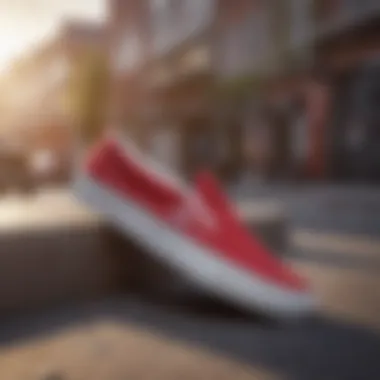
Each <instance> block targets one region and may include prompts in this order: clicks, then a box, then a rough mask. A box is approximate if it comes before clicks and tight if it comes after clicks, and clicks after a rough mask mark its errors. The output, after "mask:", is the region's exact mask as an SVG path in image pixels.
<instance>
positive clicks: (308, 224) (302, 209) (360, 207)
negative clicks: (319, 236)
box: [228, 181, 380, 238]
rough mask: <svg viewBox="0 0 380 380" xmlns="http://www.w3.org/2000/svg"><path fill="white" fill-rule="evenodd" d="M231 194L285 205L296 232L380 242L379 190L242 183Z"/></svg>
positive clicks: (239, 197) (242, 199)
mask: <svg viewBox="0 0 380 380" xmlns="http://www.w3.org/2000/svg"><path fill="white" fill-rule="evenodd" d="M228 191H229V193H230V194H231V195H232V196H233V197H234V198H235V199H237V200H238V201H246V200H277V201H280V202H282V203H283V204H284V206H285V209H286V211H287V213H288V215H289V219H290V222H291V226H292V227H294V228H296V229H300V228H301V229H307V230H316V231H320V232H324V233H326V232H329V233H330V232H331V233H338V234H349V235H351V234H352V235H360V236H368V237H372V238H380V187H370V186H351V187H348V186H337V185H334V186H333V185H299V186H297V187H295V186H294V185H287V184H279V185H264V184H257V183H256V184H255V183H253V182H252V181H241V182H240V183H239V184H235V185H234V186H230V187H229V188H228Z"/></svg>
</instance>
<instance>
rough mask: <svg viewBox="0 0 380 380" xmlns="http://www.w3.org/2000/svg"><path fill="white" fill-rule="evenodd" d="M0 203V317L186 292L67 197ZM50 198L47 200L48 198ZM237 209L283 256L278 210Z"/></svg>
mask: <svg viewBox="0 0 380 380" xmlns="http://www.w3.org/2000/svg"><path fill="white" fill-rule="evenodd" d="M61 198H62V197H58V198H57V199H55V198H54V197H52V198H51V199H49V198H48V199H47V200H45V201H44V200H43V199H42V198H41V199H39V198H38V199H34V200H33V199H30V200H27V201H24V203H23V202H22V201H21V200H18V201H17V202H14V203H12V202H8V203H7V204H0V315H4V314H7V313H17V312H24V311H25V310H29V309H33V308H35V309H41V308H44V307H52V306H54V305H57V304H61V303H65V302H68V303H70V302H75V301H81V300H89V299H96V298H100V297H103V296H106V295H109V294H114V293H116V292H119V291H124V290H126V289H128V290H129V291H132V290H133V291H137V292H144V293H146V294H150V295H153V296H160V297H161V296H163V295H166V296H169V297H179V298H181V297H184V295H189V293H190V294H191V293H192V291H193V290H194V289H192V288H191V287H190V286H189V284H188V283H186V281H184V280H183V279H182V278H180V277H179V276H178V275H177V274H176V273H174V272H172V271H171V270H170V269H169V268H167V267H166V266H164V265H163V264H161V263H159V262H157V261H156V260H154V259H153V258H152V257H151V256H150V255H147V254H146V253H145V252H142V251H141V249H140V248H139V247H138V246H136V245H135V244H134V243H133V242H131V241H130V240H128V239H126V238H125V237H123V236H121V235H120V234H119V233H118V232H117V231H115V230H114V229H112V228H110V227H109V226H108V225H107V224H106V223H104V222H103V221H102V220H101V219H100V218H99V217H98V216H96V215H94V214H93V213H92V212H90V211H89V210H86V209H85V208H83V207H82V206H80V205H78V204H77V203H76V202H75V201H74V200H73V199H71V198H70V197H68V196H67V194H66V195H65V196H63V199H61ZM54 199H55V201H54ZM271 207H272V208H266V207H265V206H263V205H261V206H260V207H255V206H254V205H253V204H249V205H247V204H244V205H241V206H240V210H241V215H242V217H243V218H244V219H245V220H246V221H247V223H248V224H249V225H250V226H251V227H252V228H253V229H254V230H255V231H257V233H258V235H260V236H261V237H262V239H263V240H264V242H266V243H267V244H268V245H269V246H270V247H272V248H274V249H276V251H277V252H280V253H281V252H283V251H284V249H285V247H284V244H285V243H284V242H285V240H286V239H285V235H286V221H285V218H284V216H283V214H281V210H280V208H279V207H273V206H271Z"/></svg>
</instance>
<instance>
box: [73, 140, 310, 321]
mask: <svg viewBox="0 0 380 380" xmlns="http://www.w3.org/2000/svg"><path fill="white" fill-rule="evenodd" d="M85 171H86V174H85V175H83V176H81V177H80V178H79V179H78V180H77V181H76V184H75V192H76V194H77V195H78V197H80V198H81V199H83V200H84V201H85V202H87V203H89V204H90V205H91V206H93V207H94V208H95V209H97V210H98V211H99V212H100V213H101V214H103V215H104V216H105V217H106V218H107V219H109V220H110V221H111V222H113V223H114V224H115V225H116V226H117V227H118V228H120V229H121V230H122V231H123V232H124V233H125V234H127V235H128V236H130V237H132V238H134V239H135V240H136V241H138V242H139V243H140V244H141V245H142V246H143V247H144V248H146V249H147V250H149V252H151V253H152V254H153V255H156V256H157V257H158V258H159V259H161V260H162V261H165V262H167V263H168V264H170V265H171V266H173V267H174V268H176V269H177V270H178V271H181V272H182V273H183V274H184V275H186V276H187V277H188V278H189V279H190V280H192V281H193V282H194V283H195V284H196V285H198V286H200V287H202V288H204V289H206V290H208V291H210V292H212V293H214V294H215V295H218V296H220V297H223V298H224V299H226V300H229V301H230V302H233V303H235V304H236V305H240V306H241V307H244V308H248V309H251V310H254V311H261V312H264V313H268V314H270V315H272V316H277V317H278V316H284V317H286V316H289V317H290V316H300V315H304V314H308V313H310V312H311V311H313V310H314V300H313V297H312V296H311V293H310V291H309V288H308V285H307V284H306V283H305V281H303V280H302V279H301V278H300V277H298V276H297V275H296V274H295V273H293V272H292V270H291V269H290V268H288V267H287V266H285V265H284V263H282V261H281V260H279V259H277V258H275V257H274V256H272V254H271V253H270V252H269V251H268V249H266V248H265V247H264V246H263V245H262V244H261V243H260V242H259V241H258V240H257V239H255V238H254V237H253V236H251V234H249V232H248V231H247V230H246V229H245V228H244V227H243V226H242V224H241V222H240V221H239V219H238V217H237V215H236V214H235V212H234V210H233V209H232V207H231V206H230V203H229V202H228V200H227V199H226V198H225V197H224V195H223V192H222V191H221V190H220V188H219V186H218V185H217V183H216V182H215V181H214V179H213V177H212V176H211V175H202V176H200V177H199V179H198V181H197V186H196V187H195V188H194V189H192V188H190V187H188V186H186V185H185V184H184V183H183V182H181V181H180V180H179V179H177V178H176V177H175V176H171V175H168V173H164V172H163V171H162V168H161V169H160V168H158V167H156V165H155V164H154V163H152V162H148V160H147V158H146V157H145V156H143V155H142V154H141V153H139V152H138V151H137V150H135V149H134V148H133V147H132V146H128V147H126V146H121V145H120V144H118V143H117V142H116V141H115V140H112V139H109V140H106V141H103V142H102V143H100V144H99V146H97V147H96V148H95V149H94V150H93V151H92V152H91V154H90V155H89V159H88V161H87V163H86V167H85Z"/></svg>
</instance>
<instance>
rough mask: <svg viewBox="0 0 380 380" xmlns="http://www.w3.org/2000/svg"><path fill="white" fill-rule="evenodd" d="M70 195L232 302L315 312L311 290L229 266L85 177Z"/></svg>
mask: <svg viewBox="0 0 380 380" xmlns="http://www.w3.org/2000/svg"><path fill="white" fill-rule="evenodd" d="M74 194H75V195H76V196H77V197H78V198H79V199H80V200H82V201H84V202H85V203H86V204H88V205H89V206H90V207H92V208H93V209H94V210H96V211H98V212H99V213H100V214H102V215H103V216H104V217H105V218H106V219H107V220H108V221H109V222H110V223H112V224H113V225H115V226H116V227H117V228H118V229H119V230H121V231H122V232H123V233H125V234H126V235H128V237H131V238H133V239H134V240H135V241H136V242H137V243H139V245H140V246H141V247H142V248H145V249H147V250H148V251H149V253H150V254H152V255H154V256H156V257H157V258H159V259H160V260H161V261H163V262H166V263H167V264H169V265H170V266H172V267H173V268H175V269H176V270H177V271H179V272H180V273H183V274H184V275H185V276H186V277H187V278H188V279H189V280H190V281H191V282H192V283H194V284H195V285H196V286H198V287H201V288H203V289H205V290H207V291H208V292H211V293H213V294H215V295H216V296H218V297H221V298H223V299H225V300H228V301H230V302H231V303H233V304H235V306H239V307H240V308H244V309H248V310H250V311H255V312H261V313H265V314H267V315H270V316H272V317H277V318H295V317H302V316H304V315H308V314H311V313H312V312H313V311H314V310H315V301H314V299H313V297H312V296H311V294H309V293H305V292H296V291H289V290H287V289H284V288H281V287H279V286H276V285H274V284H270V283H268V282H266V281H264V280H263V279H261V278H259V276H257V277H254V276H252V274H250V273H248V272H245V271H244V270H241V269H240V268H236V267H234V265H233V264H231V263H229V262H228V261H226V260H222V259H220V258H218V255H217V254H215V253H213V252H212V251H211V250H210V249H207V248H204V247H202V246H200V245H197V244H196V242H195V241H194V240H192V239H190V238H188V237H186V236H184V235H182V234H180V233H178V232H177V231H174V230H172V229H171V228H170V227H169V226H168V225H167V224H166V223H164V222H163V221H161V220H160V219H159V218H157V217H155V216H154V215H151V214H149V213H148V212H146V211H145V210H143V209H142V208H140V207H138V206H137V205H136V203H134V202H133V201H130V202H129V201H128V200H127V199H123V198H122V197H120V196H118V195H117V194H116V193H113V192H112V191H110V190H109V189H108V188H106V187H105V186H103V185H101V184H99V183H97V182H95V181H94V180H93V179H91V178H89V177H87V176H83V175H81V176H80V177H79V178H77V179H76V180H75V182H74Z"/></svg>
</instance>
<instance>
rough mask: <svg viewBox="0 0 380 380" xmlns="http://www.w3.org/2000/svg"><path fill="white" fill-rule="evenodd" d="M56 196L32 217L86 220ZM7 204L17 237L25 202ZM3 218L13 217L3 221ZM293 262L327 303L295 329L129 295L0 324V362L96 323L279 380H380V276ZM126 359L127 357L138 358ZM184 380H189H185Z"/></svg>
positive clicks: (357, 268)
mask: <svg viewBox="0 0 380 380" xmlns="http://www.w3.org/2000/svg"><path fill="white" fill-rule="evenodd" d="M57 194H60V193H54V192H52V193H50V194H44V195H43V196H41V197H40V198H38V199H34V200H29V201H28V202H29V206H28V207H30V209H29V211H30V210H41V209H40V207H42V206H43V205H49V207H47V206H46V208H45V210H46V212H45V213H44V214H45V216H46V217H47V218H49V214H54V215H55V216H57V214H58V215H59V216H60V217H62V218H63V219H64V220H66V222H67V223H72V222H73V220H75V221H76V223H77V222H78V221H81V223H82V222H83V220H86V218H87V217H88V216H87V214H86V213H82V211H75V212H74V211H73V210H74V209H69V207H72V206H69V205H71V203H70V202H69V201H67V200H65V201H62V203H60V204H61V206H60V207H57V208H55V209H54V212H53V209H52V205H53V204H55V202H56V199H57ZM65 199H66V198H65ZM7 202H8V203H7V204H6V205H5V203H4V204H3V206H4V207H3V208H1V205H0V220H1V218H2V217H3V220H4V225H5V226H7V228H9V226H10V225H11V223H10V222H9V223H7V222H6V220H8V221H11V220H14V224H13V227H12V229H9V230H8V231H6V233H9V232H10V231H11V230H12V232H13V233H14V232H15V231H17V228H16V226H17V223H21V222H20V220H21V219H22V218H21V217H20V215H21V212H22V211H20V210H21V208H20V205H21V203H20V202H21V201H20V200H8V201H7ZM9 202H10V203H9ZM12 202H13V203H12ZM38 202H41V203H38ZM65 202H66V203H65ZM9 205H12V207H11V206H9ZM37 206H38V207H37ZM10 210H13V211H12V212H11V211H10ZM15 210H19V211H18V212H16V211H15ZM5 211H6V212H8V214H7V215H8V216H4V215H5V214H6V212H5ZM47 211H49V212H47ZM2 212H4V213H3V214H2ZM10 215H13V217H12V218H13V219H12V218H11V217H10ZM20 218H21V219H20ZM65 218H66V219H65ZM17 220H18V222H17ZM87 222H88V221H87ZM92 222H93V220H92ZM92 222H91V223H92ZM22 225H23V228H32V227H33V226H30V219H29V223H27V222H25V224H22ZM33 228H35V227H33ZM4 233H5V232H4ZM66 244H69V243H68V242H66ZM342 255H344V253H342ZM295 256H297V255H295ZM291 262H292V264H293V265H295V266H296V267H298V269H299V270H300V271H302V272H303V273H305V274H306V275H307V276H308V278H310V280H311V282H312V283H313V286H314V288H315V292H316V294H317V295H318V297H319V299H320V300H321V313H320V315H318V316H315V317H314V318H311V319H308V320H304V321H299V322H295V323H272V322H269V321H263V320H261V319H259V318H257V317H255V316H252V315H243V314H241V313H239V312H237V311H235V310H231V309H230V308H228V307H225V306H223V305H221V304H220V303H218V302H214V301H211V300H208V299H205V298H202V297H200V298H198V299H197V300H195V301H193V302H192V303H187V304H181V302H178V303H175V302H173V301H171V302H168V301H167V300H164V299H156V300H155V301H153V300H152V299H149V298H148V297H145V296H144V295H142V296H141V295H140V296H139V297H137V296H134V295H132V294H125V295H123V296H122V297H119V298H117V299H107V300H104V301H99V302H95V303H91V304H86V305H80V306H72V307H65V308H62V309H61V310H55V311H51V312H46V313H44V314H38V315H37V314H35V315H29V316H25V315H24V316H21V317H19V318H17V319H15V318H12V319H11V320H9V319H3V320H1V323H0V358H1V355H8V354H7V347H12V349H11V350H12V351H14V350H17V347H18V346H22V345H23V344H25V342H26V341H33V340H35V339H41V337H46V336H49V335H52V334H54V333H56V331H60V330H62V329H66V328H70V327H73V326H80V325H84V326H86V325H89V324H91V323H93V322H94V321H114V322H117V323H121V324H123V325H124V326H127V327H128V328H129V329H132V330H134V329H135V330H136V331H137V330H138V331H140V330H141V329H143V330H147V331H150V332H153V333H154V334H159V335H157V336H158V338H157V339H162V338H161V337H166V338H165V339H167V338H169V340H174V341H176V342H181V344H182V345H184V347H188V345H190V346H191V347H195V348H196V349H198V348H199V349H200V350H204V349H206V350H211V351H212V352H213V353H214V354H215V355H217V356H221V357H224V358H230V359H232V360H233V361H237V362H239V363H242V364H244V365H246V366H248V367H249V368H253V369H255V368H261V369H265V370H268V371H270V372H271V373H276V374H277V375H279V376H280V377H279V378H289V379H300V380H301V379H302V380H303V379H309V380H314V379H315V380H321V379H334V380H339V379H344V380H346V379H347V380H350V379H358V380H365V379H377V378H380V360H379V358H380V334H379V330H380V292H379V291H378V289H380V275H379V274H380V270H378V268H376V267H374V266H372V265H367V266H366V265H359V264H358V263H354V264H352V265H351V266H347V265H343V262H339V261H336V260H335V261H334V260H328V259H327V258H323V257H322V259H320V260H313V259H310V258H307V257H306V256H305V257H303V258H302V260H300V259H297V258H295V259H292V260H291ZM221 281H223V279H221ZM32 338H33V339H32ZM202 352H203V351H202ZM125 355H126V358H127V357H128V355H129V356H130V355H133V353H131V352H126V353H125ZM5 357H7V356H5ZM0 370H1V369H0ZM182 377H186V376H185V374H183V375H182ZM152 378H154V376H153V377H152ZM258 378H260V377H258ZM11 380H13V379H11Z"/></svg>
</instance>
